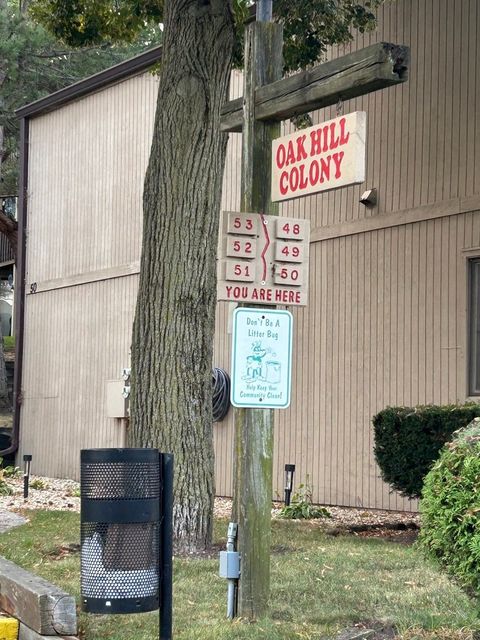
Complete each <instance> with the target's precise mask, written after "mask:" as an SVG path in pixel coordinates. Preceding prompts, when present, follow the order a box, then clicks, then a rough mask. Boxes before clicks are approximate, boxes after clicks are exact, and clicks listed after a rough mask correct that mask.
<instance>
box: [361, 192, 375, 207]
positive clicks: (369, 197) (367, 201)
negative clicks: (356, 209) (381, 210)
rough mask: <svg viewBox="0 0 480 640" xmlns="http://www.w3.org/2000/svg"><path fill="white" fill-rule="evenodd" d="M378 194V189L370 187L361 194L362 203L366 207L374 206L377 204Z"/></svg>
mask: <svg viewBox="0 0 480 640" xmlns="http://www.w3.org/2000/svg"><path fill="white" fill-rule="evenodd" d="M377 200H378V195H377V190H376V189H368V190H367V191H364V192H363V193H362V195H361V196H360V203H361V204H363V205H365V206H366V207H374V206H375V205H376V204H377Z"/></svg>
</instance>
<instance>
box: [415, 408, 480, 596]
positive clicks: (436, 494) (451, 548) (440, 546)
mask: <svg viewBox="0 0 480 640" xmlns="http://www.w3.org/2000/svg"><path fill="white" fill-rule="evenodd" d="M420 513H421V529H420V535H419V543H420V545H421V546H422V547H423V549H424V550H425V551H426V553H427V554H428V555H430V556H431V557H434V558H437V559H438V560H439V561H440V563H441V564H442V566H443V567H444V568H445V569H446V570H447V571H448V572H449V573H450V574H452V575H453V576H455V577H456V578H457V579H458V581H459V582H460V583H461V584H462V585H463V586H465V587H467V588H468V589H469V590H471V591H473V592H474V593H475V594H476V595H477V596H480V419H478V418H477V419H476V420H474V421H473V422H472V423H471V425H469V426H468V427H467V428H465V429H462V430H461V431H460V432H459V433H458V434H456V437H455V439H454V440H453V442H451V443H449V444H447V445H446V447H445V448H444V449H443V451H442V453H441V455H440V458H439V459H438V460H437V462H436V463H435V464H434V466H433V467H432V469H431V471H430V472H429V473H428V474H427V476H426V478H425V485H424V489H423V497H422V500H421V502H420Z"/></svg>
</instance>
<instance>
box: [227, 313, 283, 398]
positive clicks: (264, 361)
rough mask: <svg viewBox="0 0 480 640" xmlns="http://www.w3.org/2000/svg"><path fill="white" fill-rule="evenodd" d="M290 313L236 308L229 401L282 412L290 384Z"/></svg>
mask: <svg viewBox="0 0 480 640" xmlns="http://www.w3.org/2000/svg"><path fill="white" fill-rule="evenodd" d="M292 323H293V318H292V314H291V313H290V312H289V311H281V310H277V309H271V310H270V309H248V308H246V307H239V308H237V309H235V312H234V316H233V337H232V345H233V348H232V371H231V379H232V385H231V402H232V404H233V405H234V406H235V407H256V408H260V407H261V408H264V409H268V408H273V409H286V408H287V407H288V406H289V405H290V393H291V383H292Z"/></svg>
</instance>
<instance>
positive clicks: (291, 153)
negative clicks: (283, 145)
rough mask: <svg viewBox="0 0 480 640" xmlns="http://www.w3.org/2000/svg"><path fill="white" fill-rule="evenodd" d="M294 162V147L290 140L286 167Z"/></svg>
mask: <svg viewBox="0 0 480 640" xmlns="http://www.w3.org/2000/svg"><path fill="white" fill-rule="evenodd" d="M294 162H295V147H294V146H293V142H292V141H291V140H289V141H288V151H287V166H288V165H289V164H293V163H294Z"/></svg>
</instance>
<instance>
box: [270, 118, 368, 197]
mask: <svg viewBox="0 0 480 640" xmlns="http://www.w3.org/2000/svg"><path fill="white" fill-rule="evenodd" d="M365 134H366V113H365V112H364V111H355V112H354V113H349V114H347V115H344V116H341V117H339V118H335V119H333V120H329V121H327V122H323V123H321V124H319V125H315V126H313V127H308V128H307V129H300V130H299V131H296V132H295V133H292V134H290V135H287V136H283V137H281V138H277V139H276V140H274V141H273V142H272V201H274V202H277V201H280V200H288V199H290V198H297V197H299V196H306V195H310V194H312V193H318V192H320V191H327V190H330V189H337V188H338V187H345V186H347V185H350V184H358V183H361V182H363V181H364V180H365Z"/></svg>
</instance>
